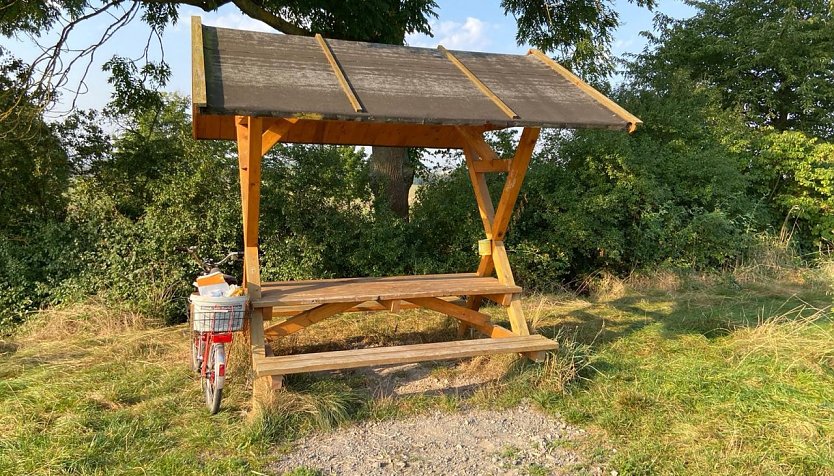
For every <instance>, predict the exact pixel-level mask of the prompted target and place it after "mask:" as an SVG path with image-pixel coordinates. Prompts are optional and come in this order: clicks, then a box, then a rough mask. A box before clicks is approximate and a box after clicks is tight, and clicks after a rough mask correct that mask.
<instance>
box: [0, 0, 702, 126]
mask: <svg viewBox="0 0 834 476" xmlns="http://www.w3.org/2000/svg"><path fill="white" fill-rule="evenodd" d="M437 3H438V5H439V8H438V10H437V14H438V18H437V19H435V20H433V21H432V31H433V33H434V37H433V38H432V37H429V36H426V35H409V36H408V37H407V38H406V42H407V44H408V45H410V46H422V47H435V46H437V45H438V44H442V45H443V46H445V47H447V48H449V49H458V50H470V51H485V52H493V53H519V54H524V53H526V51H527V48H528V47H527V46H526V45H521V46H519V45H518V44H516V40H515V34H516V24H515V19H514V18H512V17H507V16H505V15H504V12H503V11H502V9H501V8H500V6H499V3H500V2H499V0H438V2H437ZM615 9H616V11H617V12H618V13H619V15H620V23H621V25H620V28H619V29H618V30H617V31H616V32H615V34H614V44H613V51H612V52H613V54H614V55H615V56H620V55H622V54H624V53H637V52H639V51H641V50H642V48H643V47H644V46H645V39H644V38H643V37H641V36H640V32H641V31H651V30H652V18H653V16H654V13H653V12H649V11H648V10H646V9H643V8H638V7H637V6H635V5H634V4H632V3H630V2H628V1H627V0H615ZM655 11H656V12H657V11H659V12H661V13H664V14H666V15H669V16H671V17H673V18H685V17H687V16H690V15H692V13H693V9H692V8H691V7H689V6H687V5H685V4H684V3H683V2H682V1H681V0H659V5H658V7H657V8H656V10H655ZM192 15H199V16H201V17H202V22H203V24H205V25H212V26H219V27H225V28H240V29H246V30H259V31H273V30H272V29H271V28H270V27H268V26H267V25H265V24H263V23H261V22H259V21H257V20H253V19H251V18H249V17H246V16H244V15H242V14H241V13H239V11H238V10H237V9H236V8H235V7H234V6H233V5H227V6H224V7H222V8H220V9H219V10H218V11H215V12H211V13H207V12H204V11H202V10H200V9H198V8H195V7H189V6H184V7H181V8H180V10H179V21H178V22H177V24H176V25H174V26H169V27H168V28H167V29H166V31H165V33H164V35H163V37H162V42H161V43H162V45H161V47H162V48H161V49H160V45H159V44H158V43H152V50H151V51H152V56H153V57H154V58H159V56H160V55H161V54H164V58H165V61H166V62H168V64H169V65H170V67H171V79H170V81H169V83H168V85H167V87H166V90H168V91H176V92H179V93H181V94H184V95H188V94H190V90H191V48H190V45H191V31H190V17H191V16H192ZM110 20H112V19H110V18H106V17H99V18H95V19H93V20H90V21H89V22H88V23H87V24H86V25H84V27H83V28H79V29H78V30H76V31H74V33H73V36H71V37H70V41H69V43H70V46H71V47H80V46H86V45H88V44H90V43H91V42H92V41H94V40H96V39H97V38H98V37H99V36H100V35H101V34H102V33H103V31H104V28H105V27H106V26H107V25H108V24H109V21H110ZM55 34H56V33H55V32H52V33H51V34H50V35H51V36H50V35H48V36H46V37H44V38H42V39H41V42H42V43H44V44H46V43H48V42H49V40H50V39H51V38H55ZM147 36H148V28H147V26H145V25H143V24H142V23H141V22H139V21H135V22H133V23H132V24H131V25H129V26H128V27H126V28H124V29H122V30H121V31H119V32H118V33H117V34H116V35H115V36H114V37H113V38H112V39H111V40H110V41H108V42H107V43H106V44H105V45H104V46H103V47H101V49H100V50H99V51H98V52H97V53H96V56H95V59H94V62H93V63H92V65H91V67H90V68H89V73H88V74H87V77H86V80H85V83H84V86H85V87H84V88H83V94H80V95H79V96H78V98H77V100H76V103H75V106H76V107H78V108H82V109H91V108H94V109H100V108H102V107H104V106H105V105H106V104H107V102H108V101H109V99H110V94H111V92H112V88H111V87H110V85H109V84H108V83H107V77H108V75H107V73H105V72H103V71H102V69H101V67H102V65H103V64H104V62H106V61H107V60H108V59H110V58H111V57H112V56H114V55H119V56H123V57H129V58H137V57H139V56H141V53H142V51H143V49H144V47H145V43H146V40H147ZM0 46H2V47H3V48H5V49H7V50H9V51H10V52H11V53H12V55H14V56H16V57H19V58H22V59H24V60H31V59H33V58H34V57H36V56H37V54H38V53H40V50H39V49H38V47H37V45H36V44H34V43H33V42H32V40H31V39H30V38H27V37H20V38H4V37H0ZM83 69H84V68H82V67H79V68H76V70H77V71H76V72H75V73H74V74H73V77H71V78H70V81H69V82H68V85H70V86H74V85H77V84H78V82H79V80H80V77H81V70H83ZM73 96H74V94H73V93H72V92H69V91H66V92H63V93H62V98H61V100H60V102H59V104H58V106H57V107H56V110H55V111H53V113H52V115H53V116H60V115H61V114H62V113H64V112H67V111H68V110H70V109H71V107H72V99H73Z"/></svg>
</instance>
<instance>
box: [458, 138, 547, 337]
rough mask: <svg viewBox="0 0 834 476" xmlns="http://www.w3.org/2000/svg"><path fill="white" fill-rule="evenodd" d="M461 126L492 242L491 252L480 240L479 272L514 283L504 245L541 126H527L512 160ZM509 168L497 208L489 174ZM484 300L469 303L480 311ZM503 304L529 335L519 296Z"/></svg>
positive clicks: (462, 329)
mask: <svg viewBox="0 0 834 476" xmlns="http://www.w3.org/2000/svg"><path fill="white" fill-rule="evenodd" d="M457 129H458V131H459V132H460V134H461V136H463V138H464V140H465V142H466V146H465V147H464V149H463V153H464V156H465V157H466V165H467V169H468V170H469V179H470V180H471V181H472V188H473V189H474V191H475V200H476V201H477V203H478V212H479V213H480V215H481V221H482V222H483V225H484V233H485V234H486V239H487V240H488V241H489V247H488V248H489V250H488V251H489V252H488V253H487V252H486V251H487V250H484V249H483V248H485V247H486V246H485V244H484V243H479V248H481V253H480V254H481V262H480V264H479V265H478V271H477V273H478V275H479V276H491V275H492V273H493V272H496V273H497V275H498V281H500V282H501V284H506V285H511V286H514V285H515V279H514V278H513V272H512V269H511V268H510V262H509V259H508V258H507V250H506V249H505V248H504V237H505V236H506V234H507V227H508V226H509V224H510V218H511V217H512V212H513V209H514V208H515V204H516V201H517V200H518V195H519V192H520V191H521V184H522V183H523V182H524V176H525V175H526V173H527V167H528V166H529V165H530V159H531V157H532V156H533V149H534V148H535V146H536V141H537V140H538V138H539V132H540V129H539V128H531V127H525V128H524V130H523V131H522V133H521V139H519V142H518V148H517V149H516V152H515V156H514V157H513V158H512V159H511V160H502V159H499V158H498V154H496V153H495V151H493V150H492V148H491V147H490V146H489V144H487V143H486V141H485V140H484V137H483V135H482V134H481V133H479V132H478V131H474V130H471V129H467V128H465V127H458V128H457ZM497 164H500V165H497ZM505 164H506V165H505ZM505 170H506V172H507V179H506V182H505V183H504V190H503V191H502V192H501V199H500V200H499V201H498V207H497V208H495V206H494V205H493V202H492V197H491V196H490V194H489V188H487V182H486V174H487V173H489V172H503V171H505ZM481 301H482V297H480V296H472V297H470V298H469V299H468V301H467V306H468V307H469V308H470V309H473V310H476V311H477V310H478V309H479V308H480V307H481ZM499 304H503V305H504V306H505V307H506V308H507V314H508V315H509V317H510V324H511V325H512V329H513V332H515V333H516V334H517V335H529V334H530V328H529V327H528V326H527V321H526V320H525V318H524V313H523V311H522V309H521V302H520V301H519V300H518V297H517V295H513V297H512V298H511V299H509V302H506V301H503V300H502V302H499ZM469 327H470V326H469V325H468V324H467V323H465V322H461V323H460V324H459V326H458V334H459V335H463V334H464V333H465V332H466V330H467V329H468V328H469Z"/></svg>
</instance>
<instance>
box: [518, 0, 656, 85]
mask: <svg viewBox="0 0 834 476" xmlns="http://www.w3.org/2000/svg"><path fill="white" fill-rule="evenodd" d="M629 2H634V3H636V4H637V5H639V6H641V7H645V8H648V9H652V8H654V6H655V5H656V4H657V2H656V0H629ZM501 7H503V8H504V13H505V14H507V15H513V16H514V17H515V19H516V21H517V22H518V31H517V33H516V41H517V42H518V44H519V45H524V44H530V45H533V46H535V47H536V48H538V49H540V50H542V51H544V52H550V53H556V55H557V59H558V60H559V61H560V62H562V64H564V65H565V66H566V67H567V68H569V69H572V70H573V71H574V72H575V73H577V74H579V75H581V76H584V77H585V79H588V80H592V81H595V82H603V81H605V80H606V79H608V77H609V76H610V75H611V73H613V72H614V63H615V61H614V59H613V58H612V57H611V54H610V49H611V41H612V38H613V33H614V31H615V30H616V29H617V27H618V26H619V25H620V20H619V15H617V12H616V11H615V10H614V5H613V2H611V1H610V0H606V1H600V0H565V1H554V0H501Z"/></svg>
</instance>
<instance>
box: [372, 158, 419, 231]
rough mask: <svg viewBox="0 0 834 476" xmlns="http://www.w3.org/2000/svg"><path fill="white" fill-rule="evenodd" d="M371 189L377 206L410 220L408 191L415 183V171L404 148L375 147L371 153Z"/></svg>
mask: <svg viewBox="0 0 834 476" xmlns="http://www.w3.org/2000/svg"><path fill="white" fill-rule="evenodd" d="M370 165H371V168H370V173H371V189H372V190H373V192H374V195H375V196H376V205H377V206H388V207H389V208H390V209H391V210H392V211H393V212H394V213H395V214H397V216H399V217H401V218H403V219H404V220H408V190H409V189H410V188H411V183H412V182H413V181H414V169H413V168H412V167H411V165H410V164H409V163H408V149H406V148H404V147H374V148H373V150H372V152H371V163H370Z"/></svg>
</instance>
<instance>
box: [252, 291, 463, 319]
mask: <svg viewBox="0 0 834 476" xmlns="http://www.w3.org/2000/svg"><path fill="white" fill-rule="evenodd" d="M440 299H443V300H444V301H449V302H453V303H457V304H461V303H464V302H465V301H464V300H463V299H461V298H460V297H458V296H443V297H441V298H440ZM313 307H315V305H314V304H311V305H297V306H279V307H271V308H265V309H272V316H278V317H292V316H294V315H296V314H298V313H299V312H304V311H306V310H308V309H311V308H313ZM399 307H400V310H406V309H417V308H419V307H420V306H417V305H414V304H411V303H409V302H404V301H401V302H400V304H399ZM379 311H388V312H391V310H390V309H389V308H387V307H385V306H384V305H382V304H381V303H380V302H379V301H366V302H363V303H362V304H359V305H358V306H355V307H352V308H350V309H348V310H347V311H344V312H345V313H348V312H379Z"/></svg>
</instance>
